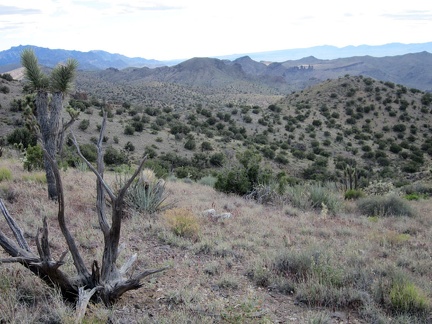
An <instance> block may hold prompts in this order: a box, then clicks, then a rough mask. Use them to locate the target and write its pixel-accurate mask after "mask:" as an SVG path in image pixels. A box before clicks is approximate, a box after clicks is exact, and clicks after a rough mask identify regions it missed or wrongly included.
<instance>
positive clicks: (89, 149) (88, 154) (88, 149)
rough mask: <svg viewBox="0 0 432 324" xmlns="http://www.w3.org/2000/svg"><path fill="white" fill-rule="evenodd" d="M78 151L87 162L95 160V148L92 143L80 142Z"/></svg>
mask: <svg viewBox="0 0 432 324" xmlns="http://www.w3.org/2000/svg"><path fill="white" fill-rule="evenodd" d="M80 151H81V153H82V155H84V157H85V158H86V159H87V160H88V161H89V162H96V160H97V148H96V146H95V145H93V144H81V145H80Z"/></svg>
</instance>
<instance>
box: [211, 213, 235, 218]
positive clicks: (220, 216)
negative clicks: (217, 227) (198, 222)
mask: <svg viewBox="0 0 432 324" xmlns="http://www.w3.org/2000/svg"><path fill="white" fill-rule="evenodd" d="M231 216H232V214H231V213H222V214H219V215H214V216H213V217H214V218H231Z"/></svg>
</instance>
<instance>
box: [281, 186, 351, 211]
mask: <svg viewBox="0 0 432 324" xmlns="http://www.w3.org/2000/svg"><path fill="white" fill-rule="evenodd" d="M286 197H287V200H288V201H289V202H290V203H291V205H292V206H293V207H296V208H299V209H302V210H309V209H317V210H323V209H327V210H328V211H329V212H331V213H332V214H336V213H337V212H338V211H340V210H341V208H342V205H343V202H342V200H341V198H340V197H339V196H338V195H337V194H336V193H335V192H334V191H333V190H332V189H330V188H327V187H325V186H322V185H320V184H298V185H295V186H290V187H288V188H287V189H286Z"/></svg>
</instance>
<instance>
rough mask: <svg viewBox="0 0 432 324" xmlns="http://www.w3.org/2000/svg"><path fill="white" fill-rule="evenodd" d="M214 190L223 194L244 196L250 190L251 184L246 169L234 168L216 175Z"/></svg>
mask: <svg viewBox="0 0 432 324" xmlns="http://www.w3.org/2000/svg"><path fill="white" fill-rule="evenodd" d="M215 189H216V190H219V191H222V192H225V193H235V194H238V195H245V194H247V193H248V192H250V190H251V189H252V184H251V182H250V180H249V177H248V174H247V170H246V169H244V168H242V167H234V168H231V169H228V170H224V171H223V172H220V173H219V174H218V175H217V181H216V183H215Z"/></svg>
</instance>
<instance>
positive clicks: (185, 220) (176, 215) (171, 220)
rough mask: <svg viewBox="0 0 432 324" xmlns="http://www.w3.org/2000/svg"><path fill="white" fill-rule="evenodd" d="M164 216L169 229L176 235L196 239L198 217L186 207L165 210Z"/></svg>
mask: <svg viewBox="0 0 432 324" xmlns="http://www.w3.org/2000/svg"><path fill="white" fill-rule="evenodd" d="M164 218H165V220H166V222H167V224H168V227H169V228H170V230H171V231H172V232H173V233H174V234H175V235H177V236H181V237H184V238H189V239H193V240H197V239H198V237H199V230H200V225H199V221H198V217H197V216H196V215H194V214H193V213H192V212H191V211H190V210H188V209H186V208H173V209H170V210H167V211H165V213H164Z"/></svg>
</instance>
